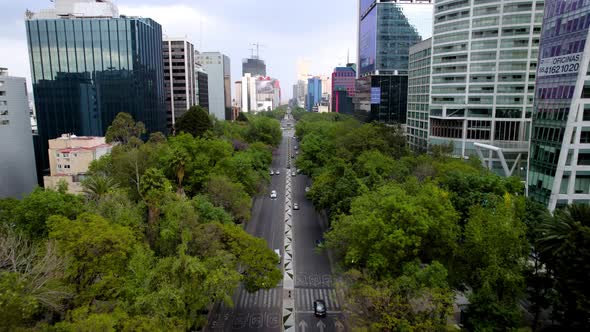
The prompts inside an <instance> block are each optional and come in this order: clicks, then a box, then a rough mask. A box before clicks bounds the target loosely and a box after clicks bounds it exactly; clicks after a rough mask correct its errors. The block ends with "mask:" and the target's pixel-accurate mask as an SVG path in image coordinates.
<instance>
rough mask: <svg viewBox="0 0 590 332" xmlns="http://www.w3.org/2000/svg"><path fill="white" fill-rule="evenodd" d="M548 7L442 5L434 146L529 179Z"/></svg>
mask: <svg viewBox="0 0 590 332" xmlns="http://www.w3.org/2000/svg"><path fill="white" fill-rule="evenodd" d="M543 8H544V1H543V0H519V1H507V0H494V1H485V2H479V1H463V2H457V1H438V2H437V3H436V5H435V9H434V10H435V13H434V33H433V37H432V45H433V46H432V47H433V49H432V80H431V89H430V94H431V96H430V98H431V99H430V115H429V118H430V119H429V121H430V123H429V130H430V134H429V144H430V145H433V144H449V143H451V144H452V145H453V148H454V153H453V154H454V155H455V156H457V157H462V158H469V157H470V156H475V155H477V156H478V157H479V158H480V159H481V160H482V163H484V165H486V166H487V167H488V168H490V169H492V170H493V171H494V172H496V173H498V174H501V175H505V176H509V175H515V176H521V177H524V175H525V174H526V172H525V169H526V166H527V158H528V141H529V136H530V134H529V133H530V124H531V114H532V110H533V96H534V91H535V74H536V68H537V54H538V47H539V36H540V32H541V24H542V20H543Z"/></svg>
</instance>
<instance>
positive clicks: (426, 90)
mask: <svg viewBox="0 0 590 332" xmlns="http://www.w3.org/2000/svg"><path fill="white" fill-rule="evenodd" d="M431 60H432V39H430V38H429V39H426V40H425V41H423V42H420V43H418V44H416V45H414V46H412V47H410V58H409V72H408V117H407V120H406V135H407V138H408V144H409V146H410V148H411V149H412V150H413V151H415V152H419V153H422V152H426V151H427V150H428V114H429V107H428V103H429V101H430V100H429V99H430V75H431V73H430V70H431Z"/></svg>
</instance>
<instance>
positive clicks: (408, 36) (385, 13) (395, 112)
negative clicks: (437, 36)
mask: <svg viewBox="0 0 590 332" xmlns="http://www.w3.org/2000/svg"><path fill="white" fill-rule="evenodd" d="M358 26H359V33H358V72H359V81H358V82H357V83H358V84H357V86H356V88H355V90H356V91H355V97H354V103H355V112H356V113H357V114H359V115H361V114H363V116H362V117H363V119H364V120H366V121H380V122H384V123H398V124H404V123H405V120H406V112H407V100H406V99H407V86H408V53H409V49H410V46H412V45H414V44H416V43H418V42H420V41H421V40H422V38H421V37H420V35H419V34H418V31H417V30H416V28H415V27H414V26H413V25H412V24H410V22H409V21H408V18H407V17H406V16H405V15H404V13H403V11H402V8H401V7H400V6H399V5H398V4H397V1H381V0H379V1H377V0H359V25H358Z"/></svg>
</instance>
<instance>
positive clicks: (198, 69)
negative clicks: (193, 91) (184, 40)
mask: <svg viewBox="0 0 590 332" xmlns="http://www.w3.org/2000/svg"><path fill="white" fill-rule="evenodd" d="M195 54H196V53H195ZM195 79H196V81H197V83H196V87H197V105H199V106H201V107H203V108H206V109H207V110H208V109H209V75H207V72H206V71H205V69H203V66H201V64H200V63H195Z"/></svg>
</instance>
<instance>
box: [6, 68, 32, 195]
mask: <svg viewBox="0 0 590 332" xmlns="http://www.w3.org/2000/svg"><path fill="white" fill-rule="evenodd" d="M0 154H1V155H2V158H0V198H7V197H14V198H22V197H23V196H24V195H26V194H28V193H30V192H31V191H32V190H33V188H34V187H35V185H36V184H37V175H36V174H37V172H36V168H35V151H34V149H33V132H32V130H31V118H30V109H29V100H28V96H27V86H26V84H25V79H24V78H21V77H13V76H8V72H7V70H6V68H0Z"/></svg>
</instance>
